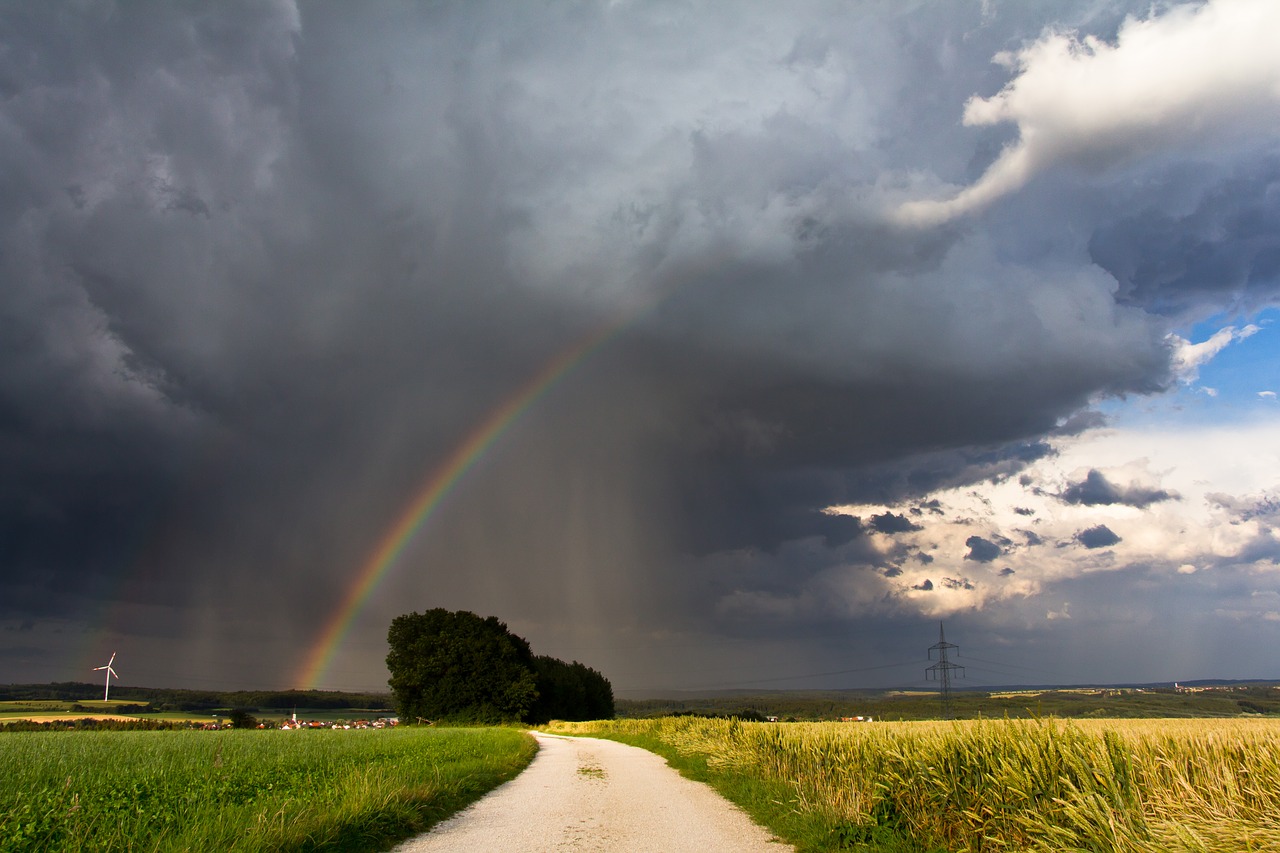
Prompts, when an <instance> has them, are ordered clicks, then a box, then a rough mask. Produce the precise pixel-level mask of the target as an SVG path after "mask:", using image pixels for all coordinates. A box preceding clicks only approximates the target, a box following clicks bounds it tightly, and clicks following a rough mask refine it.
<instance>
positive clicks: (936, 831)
mask: <svg viewBox="0 0 1280 853" xmlns="http://www.w3.org/2000/svg"><path fill="white" fill-rule="evenodd" d="M552 730H553V731H555V732H558V733H562V734H585V735H592V736H598V737H610V738H615V739H617V740H622V741H624V742H627V743H633V744H635V745H638V746H643V747H646V748H648V749H651V750H652V751H654V752H657V753H659V754H661V755H664V756H666V757H667V758H668V760H669V761H670V762H671V763H672V764H673V765H674V766H676V767H677V769H680V770H681V772H683V773H685V774H686V775H688V776H691V777H692V778H697V779H701V780H703V781H706V782H709V783H710V784H712V785H713V786H715V787H716V788H717V789H719V790H720V791H721V792H722V793H723V794H725V796H727V797H728V798H729V799H731V800H733V801H734V802H736V803H738V804H739V805H741V806H742V807H743V808H744V809H745V810H746V811H747V812H748V813H749V814H751V815H752V816H753V817H754V818H755V819H756V820H758V821H759V822H761V823H762V824H764V825H765V826H768V827H769V828H770V829H771V830H773V831H774V832H775V833H777V834H778V835H779V836H780V837H782V838H784V839H785V840H787V841H788V842H790V843H792V844H795V845H796V846H797V848H798V849H799V850H801V851H834V850H860V851H889V852H891V853H924V851H928V853H933V851H984V853H985V851H1014V850H1017V851H1031V850H1034V851H1064V850H1066V851H1099V853H1102V851H1121V853H1130V851H1131V852H1132V853H1139V852H1141V853H1171V852H1172V851H1187V853H1190V852H1191V851H1197V853H1219V851H1220V853H1228V851H1230V853H1237V851H1253V850H1256V851H1263V850H1265V851H1280V821H1278V820H1277V819H1276V816H1277V815H1280V720H1277V719H1274V718H1270V719H1267V718H1254V719H1240V718H1237V719H1233V720H1227V719H1199V720H1184V719H1176V720H1145V719H1144V720H1083V721H1074V722H1064V721H1060V720H1041V721H1025V720H1007V721H964V722H952V723H942V722H894V723H869V724H860V723H795V724H787V723H781V724H779V723H744V722H740V721H736V720H713V719H702V718H694V717H679V718H671V717H668V718H662V719H653V720H616V721H608V722H595V723H559V724H556V725H555V726H554V727H553V729H552Z"/></svg>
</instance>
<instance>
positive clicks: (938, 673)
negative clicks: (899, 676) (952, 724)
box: [924, 622, 964, 720]
mask: <svg viewBox="0 0 1280 853" xmlns="http://www.w3.org/2000/svg"><path fill="white" fill-rule="evenodd" d="M951 649H955V650H956V655H957V656H958V655H959V654H960V647H959V646H957V645H955V644H954V643H948V642H947V638H946V635H944V634H943V633H942V623H941V622H939V623H938V642H936V643H934V644H933V645H932V646H930V647H929V660H933V659H934V657H933V655H934V652H937V653H938V658H937V660H938V662H937V663H935V664H934V665H933V666H930V667H926V668H925V671H924V677H925V678H926V679H929V680H931V681H933V680H936V681H938V682H940V687H941V690H940V691H939V698H940V699H941V700H942V719H944V720H949V719H951V674H952V673H953V672H957V671H958V672H959V674H960V677H961V678H964V667H962V666H960V665H959V664H954V663H952V662H951V661H949V660H947V652H948V651H950V650H951Z"/></svg>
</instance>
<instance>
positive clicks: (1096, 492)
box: [1060, 468, 1178, 509]
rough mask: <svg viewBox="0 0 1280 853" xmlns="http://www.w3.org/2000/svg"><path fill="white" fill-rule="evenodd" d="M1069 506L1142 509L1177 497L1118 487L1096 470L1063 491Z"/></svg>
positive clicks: (1130, 486)
mask: <svg viewBox="0 0 1280 853" xmlns="http://www.w3.org/2000/svg"><path fill="white" fill-rule="evenodd" d="M1060 497H1061V498H1062V500H1063V501H1064V502H1066V503H1069V504H1083V505H1084V506H1108V505H1111V504H1123V505H1126V506H1133V507H1138V508H1139V509H1142V508H1144V507H1148V506H1150V505H1151V504H1153V503H1159V502H1160V501H1167V500H1176V499H1177V497H1178V496H1177V495H1176V494H1173V493H1172V492H1168V491H1166V490H1164V489H1151V488H1146V487H1144V486H1139V485H1129V486H1125V487H1121V486H1117V485H1115V484H1114V483H1112V482H1111V481H1109V480H1108V479H1107V478H1106V476H1104V475H1103V473H1102V472H1101V471H1099V470H1097V469H1096V468H1094V469H1090V471H1089V473H1088V474H1087V475H1085V478H1084V479H1083V480H1081V481H1080V482H1079V483H1072V484H1071V485H1069V486H1067V488H1065V489H1063V491H1062V494H1061V496H1060Z"/></svg>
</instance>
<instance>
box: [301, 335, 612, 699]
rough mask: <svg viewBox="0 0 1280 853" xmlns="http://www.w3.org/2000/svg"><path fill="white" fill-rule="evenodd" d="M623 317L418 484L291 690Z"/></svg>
mask: <svg viewBox="0 0 1280 853" xmlns="http://www.w3.org/2000/svg"><path fill="white" fill-rule="evenodd" d="M635 316H636V313H635V312H628V313H627V314H626V315H625V317H624V318H623V319H621V320H617V321H614V322H612V323H608V324H607V325H605V326H603V327H601V328H599V329H597V330H595V331H593V332H591V333H590V334H589V335H587V336H586V337H585V338H583V339H582V340H580V341H578V342H577V343H575V344H574V345H573V346H570V347H569V348H567V349H565V350H564V351H562V352H560V353H559V354H557V355H556V356H555V358H553V359H552V360H551V361H550V362H548V363H547V364H546V365H545V366H544V367H543V368H542V369H541V370H539V371H538V373H537V374H535V375H534V376H533V377H532V378H531V379H529V380H528V381H527V382H526V383H525V384H524V385H523V386H521V387H520V388H519V389H518V390H517V391H516V393H515V394H513V395H512V396H511V397H509V398H508V399H507V400H506V402H504V403H502V404H500V405H499V406H497V407H495V408H494V409H493V410H492V411H490V412H489V414H488V415H487V416H486V417H485V418H484V420H482V421H481V422H480V423H479V425H478V426H476V428H475V429H474V430H473V431H472V432H471V434H470V435H469V436H468V437H467V438H466V440H464V441H463V442H462V443H461V444H459V445H458V446H457V447H455V448H454V449H453V451H452V452H451V453H450V454H449V455H448V457H446V458H445V460H444V461H443V462H442V463H440V465H439V466H438V467H436V468H435V469H434V470H433V471H431V473H430V474H429V475H428V476H427V478H426V479H425V480H424V481H423V484H422V487H421V488H420V489H419V490H418V491H417V492H416V493H415V495H414V497H413V499H412V500H410V501H409V504H408V505H407V506H406V507H405V508H404V510H402V511H401V512H400V515H399V516H398V517H397V518H396V520H395V523H394V524H392V525H391V526H390V527H388V528H387V530H386V533H385V534H383V536H382V538H381V539H380V540H379V541H378V544H377V546H376V547H375V548H374V549H373V552H372V553H371V554H370V555H369V556H368V557H367V558H366V559H365V561H364V563H363V564H362V565H361V567H360V570H359V572H358V573H357V574H356V577H355V580H354V581H353V582H352V584H351V586H350V587H349V588H348V589H347V592H346V594H345V595H344V596H343V597H342V601H341V603H340V604H339V605H338V607H337V609H336V610H335V611H334V613H333V615H332V616H331V617H330V619H329V621H328V622H327V623H326V624H325V626H324V630H323V631H321V632H320V636H319V638H318V639H317V640H316V642H315V644H314V645H313V646H312V647H311V650H310V651H309V652H308V653H307V656H306V659H305V660H304V662H303V664H302V667H301V668H300V669H299V670H298V675H297V677H296V678H295V679H294V684H295V685H296V686H297V687H298V688H299V689H302V690H306V689H310V688H311V687H312V686H314V685H315V684H316V683H318V682H319V681H320V679H321V677H322V676H323V675H324V673H325V671H326V670H327V669H328V668H329V665H330V664H331V663H332V662H333V657H334V655H335V653H336V652H337V650H338V647H339V646H340V645H341V644H342V640H343V638H344V637H345V636H346V635H347V632H348V631H349V630H350V629H351V625H352V623H353V622H354V621H355V618H356V616H357V615H358V614H359V613H360V611H361V609H362V608H363V607H364V605H365V603H366V602H367V601H368V600H369V598H370V596H372V595H373V592H374V590H376V589H377V588H378V585H379V583H381V581H382V579H383V578H384V577H386V575H387V572H388V571H390V569H391V567H392V566H394V565H395V564H396V561H397V559H398V558H399V557H400V554H401V553H402V552H403V551H404V549H405V547H406V546H407V545H408V544H409V542H410V541H411V540H412V539H413V537H414V534H416V533H417V532H418V530H419V529H420V528H421V527H422V526H423V524H425V523H426V521H427V519H429V518H430V517H431V514H432V513H433V512H435V510H436V508H437V507H438V506H440V503H441V501H443V500H444V498H445V497H446V496H447V495H448V494H449V492H450V491H451V490H452V489H453V487H454V486H455V485H457V483H458V481H459V480H461V479H462V477H463V476H464V475H465V474H466V473H467V472H468V471H469V470H471V468H472V467H473V466H474V465H475V464H476V462H477V461H478V460H479V459H480V458H481V457H483V456H484V454H485V452H486V451H487V450H488V449H489V448H490V447H492V446H493V444H494V442H496V441H497V440H498V439H499V438H501V437H502V434H503V433H505V432H506V431H507V429H509V428H510V427H511V425H512V424H514V423H515V422H516V421H518V420H519V419H520V416H521V415H523V414H524V413H525V412H526V411H527V410H528V409H529V407H530V406H532V405H533V404H534V403H536V402H537V401H538V400H539V399H540V398H541V397H542V396H543V395H544V394H546V393H547V392H548V391H549V390H551V388H552V387H554V386H555V385H556V383H557V382H559V381H560V380H561V379H563V378H564V377H565V376H566V375H567V374H568V373H569V372H570V371H571V370H573V368H574V367H576V366H577V365H578V364H579V363H580V362H581V361H583V360H584V359H585V358H586V357H587V356H588V355H590V354H591V353H592V352H594V351H595V350H597V349H598V348H600V347H601V346H602V345H604V344H605V343H606V342H607V341H609V340H610V339H611V338H612V337H613V336H614V335H616V334H617V333H618V332H619V331H621V330H622V329H623V328H625V327H626V326H628V325H630V323H631V322H632V321H633V320H634V318H635Z"/></svg>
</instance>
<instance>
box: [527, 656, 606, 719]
mask: <svg viewBox="0 0 1280 853" xmlns="http://www.w3.org/2000/svg"><path fill="white" fill-rule="evenodd" d="M533 668H534V673H535V674H536V675H537V678H538V700H537V701H536V702H535V703H534V704H533V707H532V708H531V709H530V710H529V716H528V719H529V722H533V723H545V722H547V721H548V720H607V719H612V717H613V714H614V708H613V686H612V685H611V684H609V681H608V679H606V678H605V677H604V676H603V675H601V674H600V673H598V672H596V671H595V670H594V669H592V668H591V667H589V666H586V665H585V664H580V663H578V662H577V661H574V662H573V663H571V664H570V663H565V662H564V661H562V660H557V659H556V658H552V657H547V656H545V655H538V656H537V657H535V658H534V659H533Z"/></svg>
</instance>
